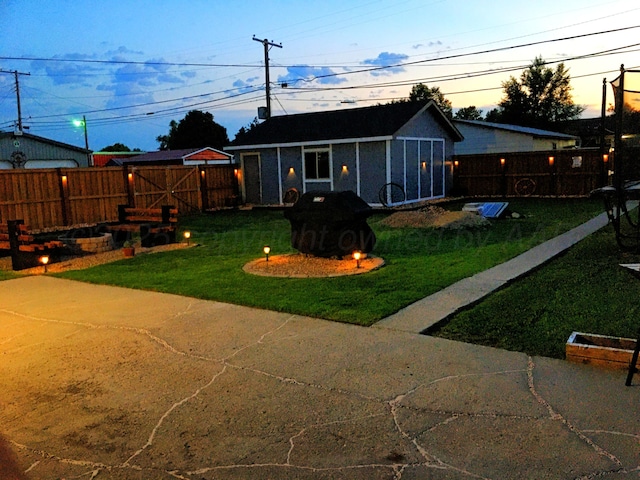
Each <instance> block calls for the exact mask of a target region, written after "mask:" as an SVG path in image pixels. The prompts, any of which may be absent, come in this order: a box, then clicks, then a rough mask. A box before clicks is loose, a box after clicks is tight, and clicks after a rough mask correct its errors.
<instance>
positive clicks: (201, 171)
mask: <svg viewBox="0 0 640 480" xmlns="http://www.w3.org/2000/svg"><path fill="white" fill-rule="evenodd" d="M198 177H199V178H200V205H202V211H203V212H206V211H207V209H208V208H209V192H208V190H207V171H206V169H205V166H204V165H200V166H199V167H198Z"/></svg>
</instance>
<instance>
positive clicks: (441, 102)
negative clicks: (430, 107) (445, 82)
mask: <svg viewBox="0 0 640 480" xmlns="http://www.w3.org/2000/svg"><path fill="white" fill-rule="evenodd" d="M429 100H433V101H434V102H435V104H436V105H438V107H440V110H442V112H443V113H444V114H445V115H446V116H447V117H449V118H452V116H453V113H452V111H453V109H452V107H451V102H450V101H449V100H447V99H446V98H445V97H444V94H443V93H442V92H441V91H440V87H433V88H429V87H428V86H426V85H425V84H424V83H418V84H417V85H414V86H413V88H412V89H411V93H410V94H409V101H410V102H428V101H429Z"/></svg>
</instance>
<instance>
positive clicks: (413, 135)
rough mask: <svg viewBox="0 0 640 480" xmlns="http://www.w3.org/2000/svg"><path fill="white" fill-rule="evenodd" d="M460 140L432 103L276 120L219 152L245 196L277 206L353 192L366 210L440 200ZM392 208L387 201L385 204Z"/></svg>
mask: <svg viewBox="0 0 640 480" xmlns="http://www.w3.org/2000/svg"><path fill="white" fill-rule="evenodd" d="M462 138H463V137H462V135H461V134H460V132H459V131H458V129H457V128H456V127H455V126H454V125H453V124H452V123H451V121H450V120H449V119H448V118H447V117H446V116H445V115H444V114H443V113H442V111H441V110H440V109H439V108H438V107H437V106H436V104H435V103H434V102H428V103H426V104H425V103H419V102H401V103H390V104H386V105H377V106H374V107H366V108H352V109H347V110H336V111H327V112H315V113H303V114H296V115H284V116H275V117H271V118H269V119H267V120H266V121H264V122H263V123H261V124H259V125H257V126H255V127H253V128H252V129H250V130H249V131H248V132H247V133H245V134H244V135H242V136H240V137H237V138H236V139H235V140H234V141H233V142H232V143H231V145H230V146H228V147H226V148H225V150H227V151H232V152H234V153H235V154H236V155H237V154H239V156H240V165H241V167H242V177H241V184H242V193H243V199H244V201H245V202H246V203H249V204H263V205H264V204H282V203H284V201H285V200H286V199H285V197H286V195H287V192H288V191H290V190H291V189H295V191H297V192H298V193H299V194H300V195H302V194H303V193H306V192H309V191H345V190H351V191H353V192H355V193H356V194H357V195H358V196H360V197H361V198H362V199H363V200H365V201H366V202H367V203H369V204H370V205H377V204H380V203H381V199H380V193H381V192H383V194H384V192H387V191H389V192H390V189H389V188H386V187H385V185H388V184H391V183H393V184H394V188H396V189H398V188H399V189H402V190H403V191H404V195H403V197H404V198H398V199H397V201H396V203H412V202H417V201H420V200H426V199H432V198H441V197H444V196H445V194H446V191H447V188H448V186H449V184H450V178H451V168H452V167H451V159H452V157H453V153H454V151H453V143H454V142H458V141H460V140H462ZM390 203H392V202H390Z"/></svg>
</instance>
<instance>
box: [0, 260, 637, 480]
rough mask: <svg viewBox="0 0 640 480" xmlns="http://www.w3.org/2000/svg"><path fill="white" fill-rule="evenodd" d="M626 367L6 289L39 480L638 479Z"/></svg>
mask: <svg viewBox="0 0 640 480" xmlns="http://www.w3.org/2000/svg"><path fill="white" fill-rule="evenodd" d="M536 258H539V257H538V256H536V255H534V259H532V260H531V261H532V262H534V263H535V261H536V260H535V259H536ZM505 276H506V275H505ZM414 308H416V307H414ZM420 328H422V326H420V327H417V328H416V330H419V329H420ZM625 376H626V375H625V372H609V371H604V370H600V369H596V368H592V367H588V366H581V365H573V364H569V363H568V362H565V361H562V360H554V359H549V358H542V357H530V356H527V355H525V354H522V353H517V352H507V351H504V350H498V349H493V348H487V347H481V346H476V345H469V344H464V343H460V342H453V341H449V340H445V339H438V338H433V337H429V336H424V335H419V334H416V333H415V332H413V331H405V330H403V329H398V328H395V327H393V328H363V327H358V326H354V325H345V324H340V323H335V322H329V321H324V320H318V319H314V318H308V317H301V316H296V315H288V314H282V313H277V312H271V311H264V310H256V309H251V308H246V307H240V306H236V305H229V304H223V303H217V302H210V301H203V300H197V299H193V298H186V297H180V296H175V295H168V294H161V293H155V292H147V291H138V290H128V289H123V288H117V287H109V286H99V285H89V284H84V283H79V282H73V281H69V280H62V279H56V278H52V277H46V276H32V277H23V278H18V279H15V280H10V281H5V282H0V434H2V436H3V437H4V439H5V440H6V445H7V446H8V447H9V450H10V453H11V454H12V455H13V456H14V460H15V463H16V464H17V467H18V469H19V470H20V471H22V472H25V471H26V475H27V477H28V478H29V479H31V480H37V479H55V478H67V479H70V478H86V479H96V480H103V479H109V480H125V479H126V480H143V479H154V480H156V479H161V480H163V479H167V480H175V479H189V480H202V479H205V480H212V479H225V480H226V479H247V478H250V479H296V480H304V479H373V480H377V479H389V480H392V479H393V480H397V479H403V480H408V479H436V480H445V479H446V480H451V479H476V478H483V479H495V480H505V479H518V480H521V479H536V480H538V479H554V480H557V479H590V478H610V479H631V478H638V477H639V476H640V415H638V405H640V378H638V376H636V378H635V379H634V386H632V387H625V386H624V380H625ZM1 443H2V442H0V445H1ZM9 463H10V462H9V460H7V459H6V458H4V457H3V456H2V453H1V452H0V478H7V477H8V475H5V476H4V477H3V476H2V472H3V469H4V471H6V467H7V466H8V465H9Z"/></svg>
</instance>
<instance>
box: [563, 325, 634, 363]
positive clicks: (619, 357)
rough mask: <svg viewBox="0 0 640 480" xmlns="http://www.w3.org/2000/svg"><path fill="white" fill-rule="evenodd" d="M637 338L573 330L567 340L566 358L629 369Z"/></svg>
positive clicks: (575, 361) (578, 361)
mask: <svg viewBox="0 0 640 480" xmlns="http://www.w3.org/2000/svg"><path fill="white" fill-rule="evenodd" d="M635 346H636V340H634V339H632V338H620V337H608V336H606V335H596V334H592V333H580V332H573V333H572V334H571V336H570V337H569V340H567V345H566V358H567V360H568V361H570V362H574V363H584V364H589V365H596V366H599V367H603V368H609V369H614V370H628V369H629V364H630V363H631V356H632V355H633V349H634V348H635Z"/></svg>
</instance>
